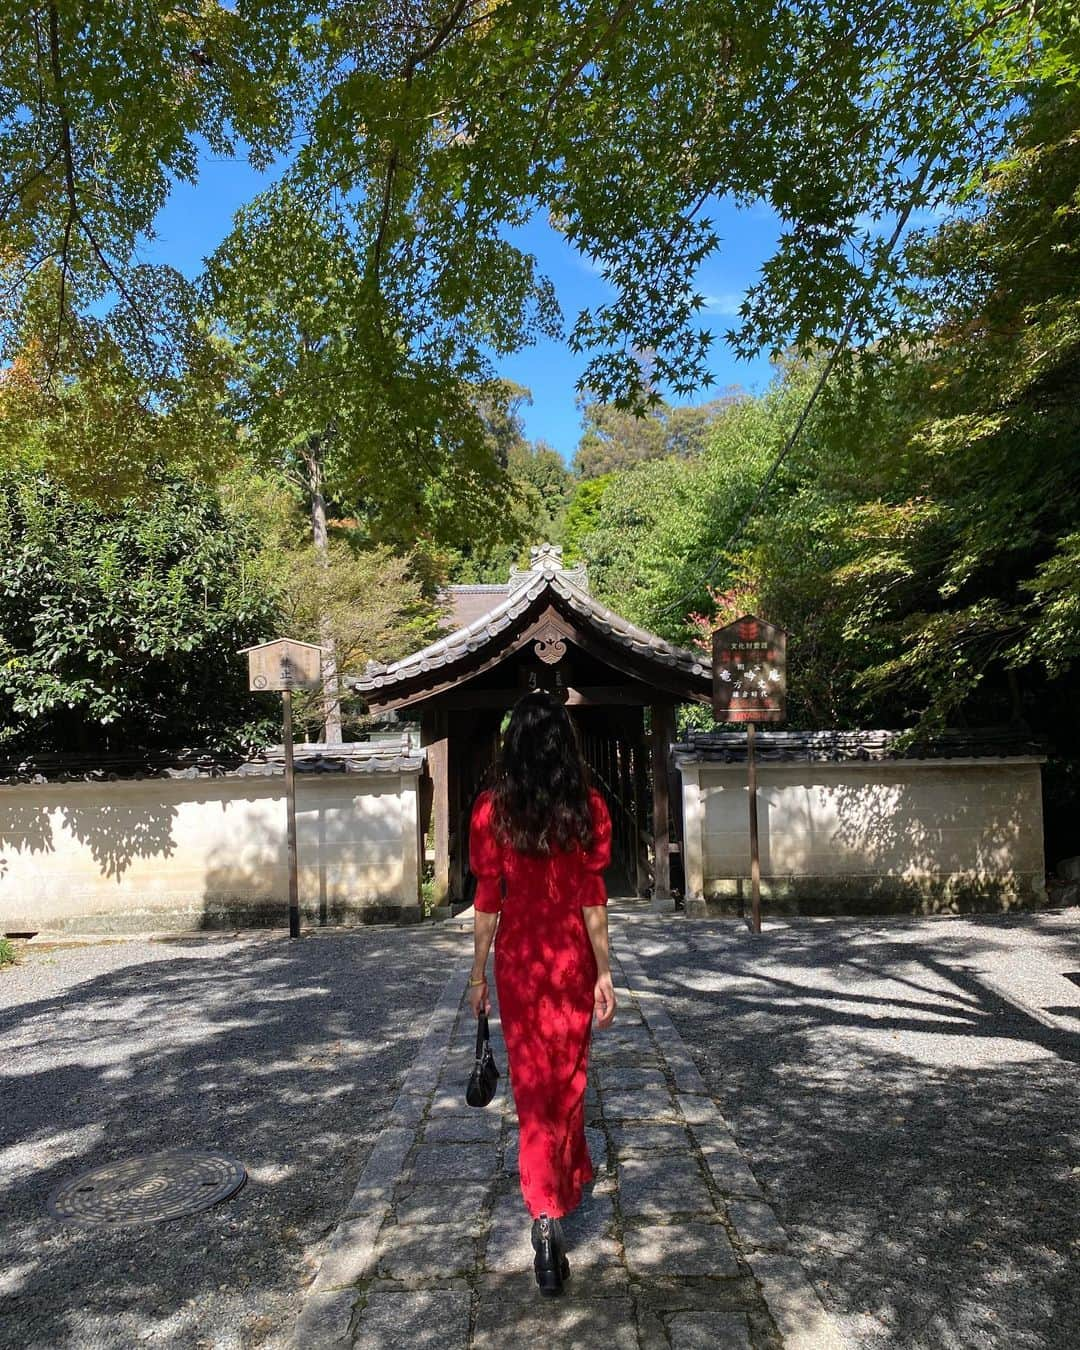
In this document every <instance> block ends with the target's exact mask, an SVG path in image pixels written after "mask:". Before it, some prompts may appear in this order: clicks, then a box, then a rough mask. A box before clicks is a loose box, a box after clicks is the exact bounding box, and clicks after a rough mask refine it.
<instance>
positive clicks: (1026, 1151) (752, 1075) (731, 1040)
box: [621, 912, 1080, 1350]
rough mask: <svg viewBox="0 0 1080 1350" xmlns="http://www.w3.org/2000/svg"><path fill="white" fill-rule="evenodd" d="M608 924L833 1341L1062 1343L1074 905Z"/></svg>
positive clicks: (1075, 1171)
mask: <svg viewBox="0 0 1080 1350" xmlns="http://www.w3.org/2000/svg"><path fill="white" fill-rule="evenodd" d="M629 922H630V923H636V924H638V926H637V927H636V928H633V929H631V928H627V927H624V928H623V929H622V935H621V940H624V941H630V942H631V945H632V946H633V947H634V948H635V949H636V950H637V952H638V955H639V957H640V958H641V960H642V962H643V964H644V966H645V968H646V971H647V973H648V975H649V976H650V977H651V978H652V980H653V981H654V982H655V983H654V985H653V987H652V989H651V990H650V996H653V997H660V998H661V999H662V1000H663V1001H664V1003H665V1005H666V1006H667V1007H668V1009H669V1011H670V1013H671V1015H672V1017H673V1019H674V1020H675V1022H676V1024H677V1025H678V1027H679V1030H680V1032H681V1033H682V1035H683V1037H684V1038H685V1039H686V1041H687V1042H688V1044H689V1045H690V1047H691V1049H692V1050H693V1052H694V1055H695V1057H696V1059H697V1061H698V1064H699V1066H700V1067H701V1069H702V1071H703V1073H704V1075H705V1077H706V1080H707V1082H708V1084H709V1088H710V1090H711V1092H712V1093H713V1095H714V1096H715V1097H716V1099H717V1101H718V1103H719V1104H720V1107H721V1109H722V1110H723V1112H724V1114H725V1115H726V1116H727V1118H728V1120H729V1122H730V1123H731V1125H732V1127H733V1129H734V1130H735V1133H736V1135H737V1138H738V1141H739V1143H740V1145H741V1146H742V1147H743V1149H744V1150H745V1151H746V1152H747V1154H748V1155H749V1158H750V1161H751V1163H752V1165H753V1168H754V1171H755V1173H756V1174H757V1176H758V1179H759V1181H761V1182H762V1183H763V1185H764V1186H765V1188H766V1190H767V1193H768V1198H769V1199H770V1201H771V1202H772V1203H773V1204H774V1206H775V1207H776V1209H777V1211H778V1215H779V1218H780V1220H781V1222H782V1223H783V1224H784V1226H785V1227H786V1228H787V1230H788V1233H789V1235H790V1236H791V1238H792V1240H793V1244H794V1247H795V1253H796V1255H797V1256H798V1257H799V1258H800V1259H801V1260H802V1261H803V1263H804V1265H805V1266H806V1268H807V1270H808V1272H809V1273H810V1275H811V1278H812V1279H813V1280H814V1283H815V1284H816V1286H817V1288H818V1290H819V1292H820V1293H821V1294H822V1296H823V1298H824V1299H825V1301H826V1303H827V1305H828V1306H829V1307H830V1308H831V1309H832V1310H833V1311H834V1312H836V1313H837V1314H838V1315H840V1316H841V1318H842V1320H843V1324H844V1326H845V1327H846V1329H847V1330H848V1332H849V1334H851V1336H852V1338H853V1340H854V1343H855V1344H857V1345H860V1346H863V1347H874V1348H875V1350H876V1347H884V1346H888V1347H903V1348H904V1350H909V1348H910V1350H915V1347H924V1348H925V1350H930V1348H931V1347H932V1348H933V1350H949V1348H952V1347H955V1348H956V1350H961V1347H962V1348H963V1350H971V1348H972V1347H976V1346H977V1347H980V1348H982V1347H1001V1348H1002V1350H1004V1348H1005V1347H1008V1350H1051V1348H1053V1350H1066V1347H1069V1348H1070V1350H1071V1347H1074V1346H1075V1345H1076V1344H1077V1340H1076V1337H1077V1327H1080V1280H1078V1278H1077V1277H1078V1275H1080V1122H1078V1116H1077V1106H1078V1104H1080V1089H1078V1075H1077V1061H1078V1059H1080V1037H1078V1036H1077V1035H1076V1033H1075V1030H1074V1029H1073V1028H1074V1027H1076V1026H1077V1025H1080V1023H1078V1022H1077V1021H1076V1015H1077V1013H1078V1012H1080V1009H1078V1008H1077V1007H1076V1005H1077V1004H1078V1003H1080V999H1077V998H1076V997H1075V996H1073V997H1071V998H1070V992H1072V993H1073V994H1074V993H1075V991H1074V990H1072V989H1071V986H1070V984H1069V982H1068V979H1067V972H1068V971H1070V970H1071V971H1075V970H1077V969H1078V967H1080V961H1078V937H1080V923H1078V922H1077V918H1076V914H1075V912H1074V913H1073V914H1071V915H1070V914H1068V913H1066V914H1062V915H1053V914H1047V915H1041V916H1023V917H1019V918H985V919H965V920H956V921H950V920H929V921H897V922H895V923H861V922H843V921H836V922H832V921H830V922H825V923H821V922H819V923H814V922H805V921H795V922H794V923H792V924H791V925H790V926H787V927H782V928H774V929H773V930H772V931H771V932H769V931H767V932H766V934H765V935H764V936H762V937H760V938H757V939H755V938H754V937H753V936H752V935H750V934H748V933H747V932H746V930H745V929H744V928H743V927H742V926H740V925H739V924H737V923H736V922H709V923H703V924H685V925H679V926H677V927H676V926H672V925H666V926H662V925H660V924H658V923H656V921H646V922H645V923H641V922H640V921H637V920H630V921H629ZM1024 1003H1027V1005H1028V1006H1027V1007H1025V1006H1022V1005H1023V1004H1024Z"/></svg>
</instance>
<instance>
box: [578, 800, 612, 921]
mask: <svg viewBox="0 0 1080 1350" xmlns="http://www.w3.org/2000/svg"><path fill="white" fill-rule="evenodd" d="M589 809H590V811H591V812H592V827H593V841H592V847H591V848H590V849H589V850H588V851H587V852H586V853H585V855H584V858H583V860H582V861H583V862H584V864H585V884H584V886H583V888H582V896H581V907H582V908H583V909H585V908H587V907H588V906H590V905H606V904H607V899H608V897H607V886H606V885H605V884H604V869H605V868H606V867H607V865H608V864H609V863H610V862H611V816H610V815H609V814H608V809H607V803H606V802H605V801H604V799H603V797H601V795H600V794H599V792H596V791H595V790H590V792H589Z"/></svg>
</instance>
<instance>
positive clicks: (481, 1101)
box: [465, 1013, 499, 1106]
mask: <svg viewBox="0 0 1080 1350" xmlns="http://www.w3.org/2000/svg"><path fill="white" fill-rule="evenodd" d="M498 1081H499V1066H498V1065H497V1064H496V1063H495V1056H494V1055H493V1054H492V1053H491V1033H490V1032H489V1031H488V1020H487V1013H481V1014H480V1016H479V1017H478V1018H477V1019H476V1063H475V1064H474V1065H473V1071H472V1073H471V1074H469V1081H468V1083H467V1085H466V1087H465V1100H466V1101H467V1102H468V1103H469V1105H470V1106H487V1105H488V1103H489V1102H490V1101H491V1099H492V1097H494V1096H495V1085H496V1084H497V1083H498Z"/></svg>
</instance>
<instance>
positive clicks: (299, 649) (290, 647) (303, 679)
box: [241, 638, 323, 692]
mask: <svg viewBox="0 0 1080 1350" xmlns="http://www.w3.org/2000/svg"><path fill="white" fill-rule="evenodd" d="M245 653H246V654H247V659H248V688H249V689H254V690H258V691H260V692H262V691H264V690H268V689H274V690H281V689H318V687H319V685H320V684H321V683H322V654H323V653H322V648H321V647H317V646H316V645H315V644H314V643H313V642H297V641H295V639H293V638H275V639H274V641H273V642H260V643H259V645H258V646H257V647H245V648H244V649H243V652H241V655H244V654H245Z"/></svg>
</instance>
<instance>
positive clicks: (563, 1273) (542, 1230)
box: [532, 1214, 570, 1297]
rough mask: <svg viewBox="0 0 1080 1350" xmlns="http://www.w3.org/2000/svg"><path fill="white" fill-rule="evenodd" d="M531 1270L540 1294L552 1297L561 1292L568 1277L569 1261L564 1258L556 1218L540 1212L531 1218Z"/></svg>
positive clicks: (562, 1243) (560, 1227)
mask: <svg viewBox="0 0 1080 1350" xmlns="http://www.w3.org/2000/svg"><path fill="white" fill-rule="evenodd" d="M532 1245H533V1250H534V1251H535V1252H536V1255H535V1256H534V1257H533V1270H534V1271H535V1272H536V1283H537V1286H538V1287H539V1289H540V1292H541V1293H542V1294H547V1295H548V1296H549V1297H554V1296H555V1295H556V1294H561V1293H562V1291H563V1284H564V1283H565V1282H566V1281H567V1280H568V1279H569V1278H570V1262H569V1261H568V1260H567V1259H566V1244H565V1242H564V1240H563V1234H562V1226H561V1225H560V1223H559V1221H558V1219H549V1218H548V1216H547V1215H546V1214H541V1215H540V1217H539V1218H538V1219H534V1220H533V1226H532Z"/></svg>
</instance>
